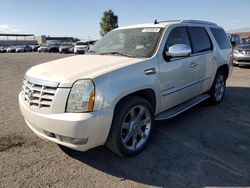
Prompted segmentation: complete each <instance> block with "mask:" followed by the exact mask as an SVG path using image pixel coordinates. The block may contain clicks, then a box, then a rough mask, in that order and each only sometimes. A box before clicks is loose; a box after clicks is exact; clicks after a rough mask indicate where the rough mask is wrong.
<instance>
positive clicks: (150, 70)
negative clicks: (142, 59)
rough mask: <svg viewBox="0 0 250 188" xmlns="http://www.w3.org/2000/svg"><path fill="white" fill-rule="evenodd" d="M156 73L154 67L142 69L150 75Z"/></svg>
mask: <svg viewBox="0 0 250 188" xmlns="http://www.w3.org/2000/svg"><path fill="white" fill-rule="evenodd" d="M155 73H156V69H155V68H150V69H146V70H144V74H146V75H152V74H155Z"/></svg>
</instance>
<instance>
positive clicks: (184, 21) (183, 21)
mask: <svg viewBox="0 0 250 188" xmlns="http://www.w3.org/2000/svg"><path fill="white" fill-rule="evenodd" d="M181 23H194V24H205V25H213V26H218V25H217V24H216V23H213V22H208V21H202V20H182V21H181Z"/></svg>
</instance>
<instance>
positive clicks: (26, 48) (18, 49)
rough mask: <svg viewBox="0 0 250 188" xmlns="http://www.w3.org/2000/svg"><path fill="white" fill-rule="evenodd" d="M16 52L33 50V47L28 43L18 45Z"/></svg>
mask: <svg viewBox="0 0 250 188" xmlns="http://www.w3.org/2000/svg"><path fill="white" fill-rule="evenodd" d="M16 52H32V48H31V47H30V46H28V45H22V46H17V47H16Z"/></svg>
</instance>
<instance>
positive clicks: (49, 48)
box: [37, 44, 59, 53]
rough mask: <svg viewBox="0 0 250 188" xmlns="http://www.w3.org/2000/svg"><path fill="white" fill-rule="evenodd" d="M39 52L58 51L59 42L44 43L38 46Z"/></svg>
mask: <svg viewBox="0 0 250 188" xmlns="http://www.w3.org/2000/svg"><path fill="white" fill-rule="evenodd" d="M37 51H38V52H39V53H41V52H49V53H51V52H59V44H45V45H42V46H40V47H39V48H38V50H37Z"/></svg>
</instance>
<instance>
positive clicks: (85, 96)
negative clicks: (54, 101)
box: [66, 80, 95, 112]
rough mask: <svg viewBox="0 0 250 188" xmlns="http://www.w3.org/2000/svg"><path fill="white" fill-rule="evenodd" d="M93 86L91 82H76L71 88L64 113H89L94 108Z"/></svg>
mask: <svg viewBox="0 0 250 188" xmlns="http://www.w3.org/2000/svg"><path fill="white" fill-rule="evenodd" d="M94 99H95V86H94V83H93V81H92V80H78V81H76V82H75V83H74V84H73V87H72V88H71V91H70V94H69V98H68V102H67V108H66V112H91V111H93V108H94Z"/></svg>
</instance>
